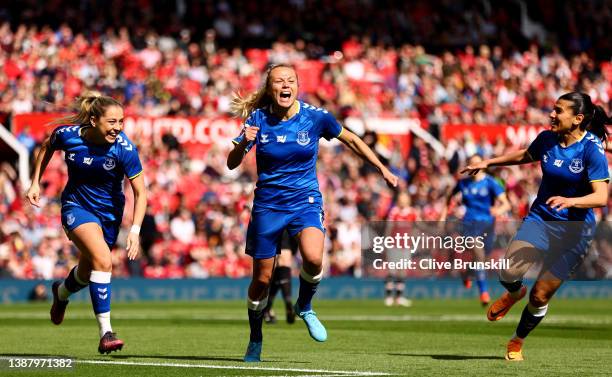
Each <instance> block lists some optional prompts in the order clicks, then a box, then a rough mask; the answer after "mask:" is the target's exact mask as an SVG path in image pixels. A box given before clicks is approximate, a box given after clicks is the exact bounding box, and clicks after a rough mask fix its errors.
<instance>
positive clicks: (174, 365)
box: [75, 359, 390, 377]
mask: <svg viewBox="0 0 612 377" xmlns="http://www.w3.org/2000/svg"><path fill="white" fill-rule="evenodd" d="M75 362H76V363H77V364H106V365H135V366H148V367H172V368H204V369H239V370H253V371H257V370H261V371H273V372H300V373H322V374H324V375H325V376H326V377H329V376H330V375H341V376H390V374H389V373H385V372H360V371H352V370H326V369H298V368H277V367H255V366H253V367H247V366H238V365H209V364H187V363H185V364H179V363H151V362H140V361H106V360H78V359H77V360H75Z"/></svg>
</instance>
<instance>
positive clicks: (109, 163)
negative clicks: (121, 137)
mask: <svg viewBox="0 0 612 377" xmlns="http://www.w3.org/2000/svg"><path fill="white" fill-rule="evenodd" d="M102 167H104V170H113V169H114V168H115V159H114V158H112V157H106V159H105V160H104V165H102Z"/></svg>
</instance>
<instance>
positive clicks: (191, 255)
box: [0, 0, 612, 279]
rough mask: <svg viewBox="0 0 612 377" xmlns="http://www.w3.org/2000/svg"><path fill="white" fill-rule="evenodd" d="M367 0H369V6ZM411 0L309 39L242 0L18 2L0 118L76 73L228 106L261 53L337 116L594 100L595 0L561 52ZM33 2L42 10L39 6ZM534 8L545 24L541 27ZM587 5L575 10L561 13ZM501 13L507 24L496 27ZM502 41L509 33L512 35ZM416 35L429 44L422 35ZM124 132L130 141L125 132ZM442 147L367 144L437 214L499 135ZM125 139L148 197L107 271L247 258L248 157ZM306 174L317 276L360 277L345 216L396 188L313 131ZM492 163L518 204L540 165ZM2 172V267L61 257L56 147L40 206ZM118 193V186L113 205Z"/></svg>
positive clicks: (21, 269) (385, 208) (434, 113)
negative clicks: (56, 7) (274, 28)
mask: <svg viewBox="0 0 612 377" xmlns="http://www.w3.org/2000/svg"><path fill="white" fill-rule="evenodd" d="M51 3H53V2H50V4H51ZM82 3H83V4H86V5H88V4H89V5H90V4H92V3H95V2H88V1H85V2H82ZM120 3H125V4H128V5H127V7H128V9H127V10H126V9H123V8H122V7H121V6H119V7H108V9H110V10H109V12H122V10H121V9H123V11H125V14H126V15H127V16H124V19H129V18H130V17H133V18H134V19H139V18H138V15H139V14H140V13H137V12H136V11H135V10H133V9H131V8H130V5H129V4H131V2H120ZM138 3H139V4H140V3H142V4H141V5H142V6H143V8H142V9H144V11H143V10H142V9H141V10H139V11H138V12H144V14H145V16H144V17H143V18H142V19H143V20H149V21H148V22H151V23H153V21H151V20H152V19H154V18H155V17H156V16H153V15H149V16H150V17H149V18H147V14H148V13H147V12H146V10H147V6H146V5H147V4H152V3H155V2H149V1H144V2H142V1H141V2H138ZM179 3H185V4H187V5H186V6H187V7H188V8H189V10H190V11H189V12H187V11H185V12H184V13H181V12H182V11H181V10H180V9H179V8H180V7H178V6H177V10H172V11H171V12H170V13H171V14H176V15H181V14H182V17H183V18H182V20H183V21H184V20H185V17H187V18H189V17H196V15H197V14H198V13H197V12H195V13H193V12H191V9H192V8H191V7H193V6H194V3H197V2H190V1H185V2H177V4H179ZM312 3H313V2H310V1H299V0H297V1H291V2H290V4H291V5H290V6H291V7H296V8H299V9H302V11H303V14H305V15H309V17H312V19H313V20H319V21H320V19H321V17H323V18H324V17H327V16H328V15H326V14H325V12H324V11H323V10H318V11H317V12H315V11H313V12H312V13H310V12H309V10H312V9H311V8H312ZM330 3H334V4H336V5H335V7H336V8H337V9H338V12H340V13H339V14H344V13H342V12H343V9H344V8H343V5H344V6H345V5H346V4H348V3H351V2H350V1H339V2H330ZM365 3H367V4H369V5H368V6H369V7H370V8H371V7H372V6H374V5H372V4H376V2H365ZM392 3H393V4H395V3H394V2H392ZM400 3H401V2H400ZM417 3H418V6H415V7H414V8H413V9H412V8H411V9H410V11H407V12H406V14H407V15H408V16H406V17H407V18H406V19H402V17H400V16H399V15H398V16H397V19H396V20H395V22H394V23H392V24H391V30H395V29H394V28H396V29H397V31H398V33H401V32H402V31H403V30H404V29H406V30H409V32H410V33H411V34H409V35H411V41H412V42H413V43H410V44H409V43H403V42H404V41H398V40H395V39H393V38H391V37H388V38H387V37H385V36H389V35H391V34H392V33H389V32H388V31H387V32H386V33H381V32H380V31H379V30H378V29H376V28H378V27H381V26H383V25H384V26H385V27H386V26H387V25H386V24H384V23H379V22H378V23H377V22H370V23H369V24H370V25H372V26H371V28H372V30H369V31H368V32H364V33H361V34H360V35H358V34H354V33H353V31H354V28H352V27H349V28H347V30H346V32H343V33H341V35H337V36H336V39H335V40H333V41H330V40H326V39H324V38H323V37H322V35H330V33H327V34H325V33H326V29H325V28H322V29H321V32H320V34H321V35H317V36H315V37H308V33H307V32H304V33H301V34H300V35H299V36H295V35H287V34H283V33H280V34H278V35H282V36H283V37H282V38H274V39H273V40H272V39H271V37H270V36H269V35H268V34H269V33H270V31H269V30H270V27H269V26H270V23H271V21H270V20H269V19H267V18H266V16H262V17H261V18H256V17H255V18H249V17H246V14H248V9H247V10H243V12H238V14H239V15H242V17H238V16H236V12H235V11H236V10H237V9H236V8H237V7H238V5H237V3H235V2H219V3H218V4H217V5H216V7H213V8H212V9H208V7H207V6H203V7H204V8H205V9H203V10H201V11H202V14H205V15H208V14H209V13H210V20H212V21H211V24H210V25H209V28H208V27H207V28H204V29H198V28H195V29H194V28H191V29H190V28H182V27H179V26H178V25H181V24H183V23H179V22H178V21H177V22H176V23H174V24H173V23H168V24H167V25H166V28H165V29H164V30H160V29H159V28H153V27H151V26H147V25H141V26H138V27H134V28H131V29H128V28H126V27H122V26H121V25H114V24H111V23H108V21H106V19H108V20H114V19H116V18H113V17H110V18H104V12H102V13H101V14H100V17H93V18H92V20H93V21H92V22H91V23H90V25H89V26H87V25H83V24H82V22H80V21H78V20H73V19H72V18H71V16H70V15H71V14H72V13H71V12H70V11H68V12H66V16H65V17H66V18H64V19H63V21H66V22H58V23H57V26H54V27H51V26H38V25H39V24H40V23H39V22H34V21H36V20H38V18H37V17H41V14H37V13H36V12H34V11H33V13H32V14H31V15H30V16H31V17H32V18H31V19H30V20H28V19H22V20H21V21H22V22H23V23H20V24H15V23H14V22H13V24H11V23H10V22H5V23H3V24H2V25H0V67H2V68H0V117H1V118H2V119H0V120H2V121H3V123H5V124H10V117H11V116H12V115H15V114H20V113H27V112H36V111H43V112H56V111H58V110H65V109H67V106H68V105H69V104H70V103H71V102H72V100H73V99H74V98H75V96H77V95H78V94H79V93H81V92H82V91H83V90H84V89H86V88H88V89H97V90H100V91H102V92H104V93H105V94H108V95H110V96H113V97H115V98H117V99H118V100H120V101H122V102H123V103H125V107H126V112H127V113H128V114H134V115H146V116H161V115H197V116H210V115H216V114H220V113H221V114H223V113H225V114H227V113H228V112H229V104H230V101H231V98H232V93H233V92H234V91H235V90H239V91H242V92H248V91H250V90H252V89H253V88H255V87H257V86H258V85H259V79H260V75H261V72H262V69H264V68H265V66H266V65H268V64H271V63H292V64H295V65H296V67H297V68H298V70H299V74H300V77H301V79H302V83H301V84H302V91H303V93H302V94H301V99H302V100H304V101H306V102H309V103H311V104H313V105H316V106H323V107H325V108H327V109H329V110H330V111H331V112H333V113H334V114H336V115H337V116H338V118H340V119H343V118H345V117H347V116H349V115H352V116H358V117H378V116H393V117H403V116H412V117H418V118H421V119H426V120H427V121H428V123H429V124H432V125H443V124H454V123H467V124H470V123H476V124H501V123H503V124H546V123H548V113H549V111H550V110H551V105H552V104H553V103H554V100H555V99H556V98H557V97H558V96H559V95H561V94H562V93H564V92H567V91H571V90H574V89H579V90H581V91H584V92H587V93H588V94H589V95H590V96H591V97H592V98H593V100H594V101H595V102H597V103H599V104H602V105H603V106H604V108H605V109H606V111H607V112H608V113H610V110H611V107H610V104H611V101H610V98H611V96H612V66H611V64H610V61H601V60H596V58H595V57H594V56H595V55H594V54H589V53H586V52H582V51H592V49H593V48H603V49H606V48H608V47H607V46H606V45H605V44H604V45H602V46H603V47H602V46H598V45H597V43H605V41H604V42H601V41H600V40H599V39H597V38H596V36H597V30H598V29H597V27H598V25H603V24H605V22H607V21H606V20H609V19H610V9H608V8H606V9H607V13H606V12H602V13H600V14H598V15H596V10H595V9H593V12H591V14H592V15H593V19H592V20H590V19H589V20H587V21H592V22H593V23H592V24H590V25H591V27H592V28H593V30H595V31H594V32H593V33H590V34H587V35H589V36H590V37H589V38H590V39H589V38H587V40H580V41H575V43H574V44H573V45H570V47H571V48H570V51H563V52H561V51H559V50H557V49H555V48H549V47H541V46H543V43H535V40H534V41H532V42H533V43H530V41H529V39H528V38H525V36H522V37H519V36H518V35H521V26H517V25H514V24H512V22H510V20H506V21H504V18H503V17H502V16H503V12H502V13H499V12H497V10H495V9H493V10H491V9H489V10H488V12H493V13H494V14H495V15H496V16H497V21H496V22H495V23H491V22H490V21H486V20H487V18H484V17H483V13H486V12H487V9H486V7H484V8H481V7H474V9H472V8H470V7H469V5H467V4H466V3H469V2H461V1H460V2H456V3H457V4H458V5H456V7H459V8H458V9H455V11H456V13H453V12H452V11H449V12H446V13H445V12H442V13H441V14H437V13H435V12H433V11H432V9H431V8H430V6H429V5H428V3H431V2H424V1H422V2H417ZM443 3H445V4H446V5H447V7H446V8H444V9H446V10H448V9H450V10H453V9H452V6H451V5H449V4H450V3H451V2H443ZM452 3H455V2H452ZM544 3H546V1H544ZM223 4H225V5H223ZM263 4H264V8H265V9H267V8H266V7H268V8H270V9H272V10H275V9H276V8H275V6H273V5H272V2H264V3H263ZM482 4H487V2H482V3H481V5H482ZM504 4H505V3H504ZM368 6H365V8H364V10H363V12H357V15H355V16H354V17H351V18H350V22H349V23H348V24H349V25H353V24H359V20H360V18H359V17H365V15H368V13H367V9H370V8H368ZM394 6H399V7H401V5H398V4H395V5H394ZM374 7H375V9H384V8H383V7H376V6H374ZM247 8H248V6H247ZM501 8H504V7H501ZM501 8H500V9H501ZM41 9H43V12H50V11H51V10H50V8H49V7H43V8H41ZM322 9H324V8H322ZM276 11H278V9H276ZM134 12H136V13H134ZM173 12H174V13H173ZM260 13H261V14H262V15H263V14H269V13H266V12H263V11H262V12H260ZM345 13H346V14H350V12H348V11H347V12H345ZM400 13H401V12H400ZM113 14H114V13H113ZM117 14H120V13H117ZM155 14H157V12H156V13H155ZM272 14H276V13H274V12H272ZM453 14H461V16H453ZM374 15H375V17H374V19H379V20H384V19H385V17H389V14H387V13H386V11H382V10H381V11H376V12H375V13H374ZM26 16H27V14H26V15H25V16H24V15H22V16H21V17H22V18H23V17H26ZM126 17H127V18H126ZM418 17H425V18H426V17H433V19H435V20H436V23H432V24H429V25H426V23H425V22H412V21H413V20H415V19H418ZM457 17H458V18H457ZM606 17H607V18H606ZM307 18H308V17H306V19H304V20H303V23H304V25H306V24H307V23H308V22H307V21H308V19H307ZM455 18H457V19H456V20H455ZM0 19H2V14H0ZM449 20H455V21H457V22H455V23H449V24H452V25H455V26H454V27H455V28H456V30H450V29H447V31H445V32H442V31H440V30H442V29H440V28H436V27H434V26H435V25H436V24H437V23H440V24H441V23H444V22H447V21H449ZM470 20H475V21H476V22H468V21H470ZM13 21H14V20H13ZM545 21H546V20H543V21H542V22H543V23H544V25H546V26H547V27H548V26H550V25H548V23H547V22H545ZM587 21H585V20H583V19H580V20H575V22H574V26H575V25H582V24H584V23H585V22H587ZM143 22H144V21H143ZM207 22H208V21H207ZM504 22H507V23H508V27H507V28H504V29H503V30H500V29H502V26H503V25H504ZM319 23H320V22H319ZM156 24H159V23H156ZM511 24H512V25H511ZM279 25H281V26H282V25H283V24H282V23H281V24H279ZM376 25H379V26H376ZM496 25H497V26H496ZM281 26H278V27H281ZM425 26H427V27H425ZM302 28H306V26H303V27H302ZM238 29H240V30H245V31H246V32H245V33H242V34H240V35H243V37H241V38H245V39H246V40H243V39H240V40H238V39H237V38H238V35H239V33H238V31H237V30H238ZM287 29H289V28H287ZM298 29H299V28H298ZM300 30H305V29H300ZM334 30H338V29H334ZM449 30H450V31H449ZM589 30H590V29H589ZM506 33H510V35H506ZM566 33H567V34H559V32H557V33H556V34H555V33H550V35H549V37H550V38H553V37H555V36H556V37H555V38H557V40H564V41H565V39H563V38H569V39H568V40H571V37H572V29H571V28H570V30H569V31H566ZM515 34H516V35H515ZM273 35H277V34H273ZM396 35H400V34H396ZM551 36H552V37H551ZM340 38H341V39H340ZM453 38H455V39H453ZM338 39H340V40H338ZM603 39H606V38H603ZM426 40H427V41H431V40H440V41H446V42H445V43H444V44H440V45H435V46H429V45H426V44H424V43H421V44H420V43H419V42H422V41H426ZM517 40H522V41H523V42H522V43H512V42H513V41H514V42H516V41H517ZM314 41H319V43H315V42H314ZM492 41H496V42H499V43H491V42H492ZM548 42H550V41H548ZM424 46H426V47H427V48H426V47H424ZM473 46H478V47H473ZM572 46H573V47H572ZM430 47H431V51H433V53H430V52H429V51H428V49H429V48H430ZM608 51H609V50H608ZM492 127H494V126H492ZM19 139H20V141H22V143H24V145H26V146H28V148H29V149H30V151H31V152H32V153H34V152H35V150H36V143H35V142H34V140H33V139H31V138H30V137H29V136H28V135H27V134H26V133H24V134H21V135H19ZM366 140H368V142H369V143H370V144H371V145H376V135H375V134H370V135H366ZM135 142H136V143H137V144H138V140H135ZM445 145H446V146H447V151H446V153H445V154H443V155H438V154H437V153H435V152H434V150H432V149H431V148H430V147H429V146H428V145H427V144H426V143H425V142H423V140H421V139H419V138H414V139H413V142H412V147H411V149H410V153H409V155H408V156H402V154H401V153H400V152H399V148H398V149H396V150H392V151H391V153H386V154H384V156H383V157H384V158H385V160H387V161H388V163H389V164H390V165H391V166H392V167H393V169H394V170H395V172H396V173H398V174H399V175H400V176H401V177H402V183H401V184H400V187H399V188H398V191H402V192H407V193H409V195H410V200H411V205H412V207H413V209H414V218H415V219H419V220H437V219H438V218H439V215H440V212H441V209H442V208H441V207H442V205H443V204H444V198H445V196H446V194H447V193H448V190H450V189H452V187H453V186H454V184H455V181H456V178H457V169H458V167H459V166H461V165H462V164H463V163H464V161H465V158H466V157H467V156H469V155H471V154H473V153H475V152H479V153H481V154H483V155H484V156H485V157H486V156H490V155H492V154H500V153H502V152H503V151H506V150H507V149H508V148H511V146H510V145H509V144H507V143H506V142H505V141H504V140H502V139H500V140H497V141H496V142H495V143H491V142H489V141H487V140H486V139H479V140H474V139H473V138H472V137H470V136H469V135H466V136H465V137H464V138H462V139H459V140H454V141H453V142H449V143H445ZM139 149H140V154H141V157H142V160H143V166H144V167H145V174H146V181H147V185H148V190H149V198H150V201H149V208H148V213H147V217H146V219H145V223H144V224H143V229H142V232H141V234H142V238H143V240H142V245H143V249H144V252H145V256H144V257H143V258H142V259H141V260H140V261H135V262H128V260H127V257H126V253H125V247H124V246H125V245H122V244H121V242H122V241H123V240H124V239H125V237H124V236H123V237H122V236H120V237H119V242H120V243H119V244H118V245H117V247H116V249H115V250H114V252H113V264H114V269H113V274H114V276H117V277H121V276H124V277H125V276H144V277H147V278H182V277H195V278H207V277H214V276H229V277H243V276H248V275H249V274H250V266H251V265H250V258H249V257H248V256H246V255H245V254H244V252H243V248H244V243H245V233H246V226H247V224H248V217H249V208H248V206H249V205H250V203H251V201H252V196H253V189H254V182H255V181H256V177H257V176H256V170H255V166H254V164H253V163H252V161H251V163H250V164H246V166H244V167H242V168H240V169H239V170H238V171H237V172H229V171H228V170H227V168H226V167H225V159H226V148H225V147H223V146H214V147H213V148H212V149H211V150H210V151H209V152H208V154H207V155H206V156H202V160H193V159H187V158H186V157H185V153H184V152H183V151H182V150H181V148H180V146H179V145H177V144H176V143H175V142H173V140H171V139H169V140H167V139H166V140H165V142H164V143H163V144H160V145H139ZM250 158H251V160H252V159H253V156H250ZM318 174H319V179H320V186H321V192H322V193H323V195H324V197H325V203H327V206H326V208H325V221H326V226H327V229H328V233H327V238H328V239H327V242H326V248H327V251H328V253H327V254H328V257H329V258H328V259H327V262H326V265H327V274H329V275H356V276H358V275H360V274H361V266H360V264H361V250H360V244H361V227H362V225H363V224H364V223H365V221H366V220H373V219H385V218H387V216H388V214H389V213H390V211H391V209H392V207H393V205H394V198H395V193H394V192H392V191H391V190H390V189H388V188H387V187H386V186H384V182H382V180H380V179H379V178H378V176H377V175H376V174H374V172H373V171H372V168H371V167H368V166H363V165H361V163H360V162H359V161H358V160H357V159H356V158H354V156H352V155H351V154H350V152H349V151H347V150H346V149H343V148H342V146H340V145H336V144H327V143H324V144H323V146H322V148H321V151H320V157H319V166H318ZM496 174H498V178H500V179H501V180H502V181H504V183H505V186H506V190H507V192H508V196H509V200H510V202H511V203H512V205H513V209H512V212H511V213H508V214H506V216H505V217H506V219H507V220H518V219H520V218H522V217H523V216H524V215H525V214H526V213H527V209H528V206H529V203H530V202H531V200H532V199H533V198H534V197H535V194H536V192H537V187H538V185H539V174H540V173H539V169H537V168H536V167H535V166H534V167H532V168H527V169H525V168H523V169H519V168H508V169H503V170H498V171H496ZM16 178H17V177H16V172H15V171H14V169H13V168H12V167H11V166H10V165H9V164H6V163H5V164H3V165H2V167H1V171H0V222H1V226H0V236H1V237H0V277H3V276H10V277H15V278H20V279H30V278H46V279H50V278H59V277H63V276H65V275H66V274H67V272H68V270H69V268H70V267H71V266H72V265H74V264H75V263H76V262H75V261H76V259H75V258H76V256H75V252H76V250H75V249H74V248H73V247H72V245H71V243H70V242H69V240H67V238H66V236H65V235H64V233H63V231H62V230H61V224H60V220H59V209H60V207H59V201H58V199H59V194H60V191H59V190H60V188H61V187H62V186H63V181H64V180H65V179H66V171H65V167H64V165H63V163H62V161H61V156H59V155H56V156H55V157H54V159H53V160H52V161H51V163H50V165H49V167H48V168H47V171H46V173H45V175H44V177H43V185H44V198H45V199H46V200H47V203H46V204H45V205H44V206H43V207H42V208H41V209H35V208H32V207H31V206H29V205H26V204H25V203H24V202H23V200H22V197H23V195H22V194H21V190H22V188H21V187H19V184H18V181H17V179H16ZM611 204H612V203H611ZM131 205H132V203H131V202H130V201H129V200H128V203H127V206H131ZM609 207H610V206H609ZM126 212H127V213H130V212H131V211H126ZM452 214H453V215H454V216H455V217H460V216H461V207H460V206H457V207H454V208H453V209H452ZM606 214H607V212H604V213H603V215H604V216H605V215H606ZM126 223H129V221H128V220H126ZM124 231H125V229H124ZM609 246H610V245H608V244H606V245H603V246H601V247H600V249H601V250H604V251H605V250H607V253H608V254H610V255H609V260H610V264H611V265H612V248H611V247H609ZM604 257H606V256H605V255H604ZM604 257H602V258H604ZM606 258H607V257H606Z"/></svg>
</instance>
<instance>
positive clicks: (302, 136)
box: [297, 131, 310, 146]
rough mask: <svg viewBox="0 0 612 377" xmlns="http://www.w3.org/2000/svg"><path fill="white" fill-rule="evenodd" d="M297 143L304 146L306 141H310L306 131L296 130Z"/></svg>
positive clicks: (306, 143)
mask: <svg viewBox="0 0 612 377" xmlns="http://www.w3.org/2000/svg"><path fill="white" fill-rule="evenodd" d="M297 143H298V144H299V145H301V146H306V145H308V143H310V138H309V137H308V131H298V133H297Z"/></svg>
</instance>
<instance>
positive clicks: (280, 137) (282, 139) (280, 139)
mask: <svg viewBox="0 0 612 377" xmlns="http://www.w3.org/2000/svg"><path fill="white" fill-rule="evenodd" d="M285 141H287V135H278V136H276V142H277V143H284V142H285Z"/></svg>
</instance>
